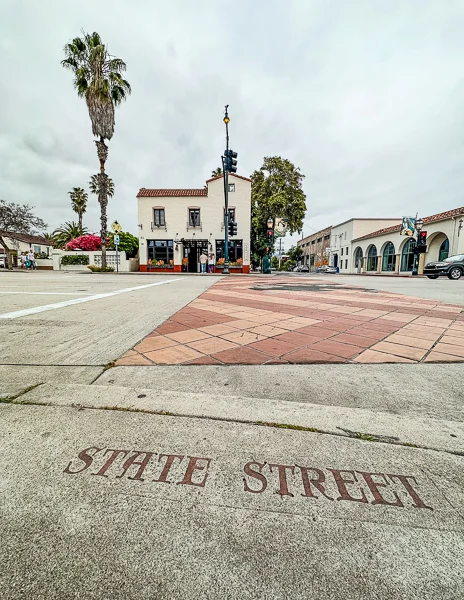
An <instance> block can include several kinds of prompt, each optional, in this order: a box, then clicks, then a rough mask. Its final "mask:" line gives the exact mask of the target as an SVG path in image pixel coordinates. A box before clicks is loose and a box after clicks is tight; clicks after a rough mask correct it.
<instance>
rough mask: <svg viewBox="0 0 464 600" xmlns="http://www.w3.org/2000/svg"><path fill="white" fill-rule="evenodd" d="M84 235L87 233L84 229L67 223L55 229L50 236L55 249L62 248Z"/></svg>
mask: <svg viewBox="0 0 464 600" xmlns="http://www.w3.org/2000/svg"><path fill="white" fill-rule="evenodd" d="M86 233H88V231H87V228H86V227H81V226H80V225H79V224H78V223H76V222H75V221H71V222H69V221H67V222H66V223H65V224H64V225H60V227H58V228H57V229H55V231H54V232H53V234H52V236H53V242H54V244H55V246H56V247H57V248H64V246H65V245H66V244H67V243H68V242H70V241H71V240H73V239H74V238H77V237H80V236H81V235H85V234H86Z"/></svg>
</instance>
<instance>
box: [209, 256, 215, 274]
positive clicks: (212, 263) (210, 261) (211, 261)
mask: <svg viewBox="0 0 464 600" xmlns="http://www.w3.org/2000/svg"><path fill="white" fill-rule="evenodd" d="M213 267H214V254H210V255H209V258H208V270H209V272H210V273H212V272H213Z"/></svg>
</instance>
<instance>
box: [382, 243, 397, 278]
mask: <svg viewBox="0 0 464 600" xmlns="http://www.w3.org/2000/svg"><path fill="white" fill-rule="evenodd" d="M394 270H395V246H394V245H393V244H392V242H388V243H387V245H386V246H385V248H384V251H383V256H382V271H394Z"/></svg>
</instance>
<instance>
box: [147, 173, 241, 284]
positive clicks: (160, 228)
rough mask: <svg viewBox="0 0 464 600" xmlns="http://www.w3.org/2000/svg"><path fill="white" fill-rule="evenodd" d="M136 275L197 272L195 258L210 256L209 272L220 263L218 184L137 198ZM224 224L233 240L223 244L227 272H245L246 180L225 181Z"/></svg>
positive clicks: (152, 192)
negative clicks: (233, 228)
mask: <svg viewBox="0 0 464 600" xmlns="http://www.w3.org/2000/svg"><path fill="white" fill-rule="evenodd" d="M137 201H138V223H139V240H140V247H139V255H140V270H141V271H147V270H153V271H159V270H165V269H172V270H174V271H181V270H187V271H189V272H195V273H196V272H198V271H199V270H200V267H199V257H200V254H201V253H206V254H208V255H209V254H211V253H212V254H214V257H215V262H216V266H215V271H216V272H219V271H220V270H221V268H222V267H221V260H222V259H223V257H224V233H225V232H224V179H223V176H222V175H221V176H219V177H213V178H212V179H208V180H207V181H206V186H205V187H204V188H200V189H151V188H150V189H148V188H141V189H140V191H139V193H138V194H137ZM229 218H230V219H231V220H233V221H235V222H236V223H237V235H236V236H234V237H232V238H230V239H229V261H230V262H231V270H237V271H240V272H244V273H248V272H249V270H250V228H251V179H248V178H247V177H241V176H240V175H235V174H230V175H229Z"/></svg>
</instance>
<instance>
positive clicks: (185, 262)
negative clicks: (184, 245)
mask: <svg viewBox="0 0 464 600" xmlns="http://www.w3.org/2000/svg"><path fill="white" fill-rule="evenodd" d="M188 264H189V259H188V258H187V257H186V256H184V258H183V259H182V271H184V273H186V272H187V269H188Z"/></svg>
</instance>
